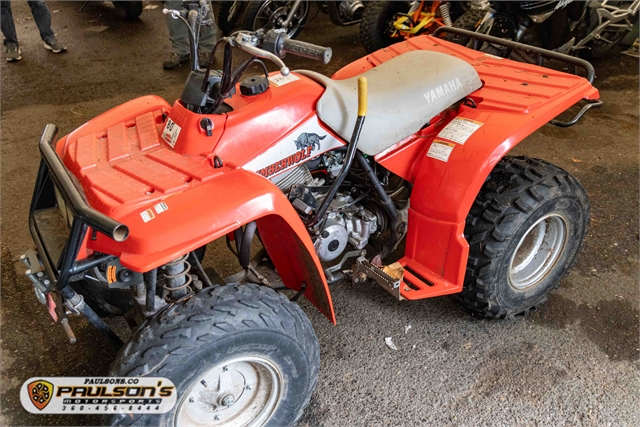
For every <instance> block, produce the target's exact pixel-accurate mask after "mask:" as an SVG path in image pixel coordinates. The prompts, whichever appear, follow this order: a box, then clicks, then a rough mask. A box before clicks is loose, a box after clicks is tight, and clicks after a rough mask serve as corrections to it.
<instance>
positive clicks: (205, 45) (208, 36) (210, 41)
mask: <svg viewBox="0 0 640 427" xmlns="http://www.w3.org/2000/svg"><path fill="white" fill-rule="evenodd" d="M207 20H209V21H212V22H213V25H212V26H211V27H205V26H204V25H203V26H202V27H201V28H200V43H199V46H198V50H199V51H201V52H207V53H209V52H211V51H212V50H213V47H214V46H215V44H216V41H217V40H216V39H217V37H216V35H217V32H218V28H217V27H216V20H215V17H214V16H213V9H212V8H211V1H209V14H208V15H207Z"/></svg>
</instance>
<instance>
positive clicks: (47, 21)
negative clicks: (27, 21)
mask: <svg viewBox="0 0 640 427" xmlns="http://www.w3.org/2000/svg"><path fill="white" fill-rule="evenodd" d="M27 4H28V5H29V7H30V8H31V14H32V15H33V20H34V21H36V25H37V26H38V30H40V38H41V39H42V40H43V41H45V42H46V41H47V40H51V39H54V38H55V37H56V36H55V34H54V33H53V30H52V29H51V13H49V9H48V8H47V5H46V4H44V2H43V1H28V2H27Z"/></svg>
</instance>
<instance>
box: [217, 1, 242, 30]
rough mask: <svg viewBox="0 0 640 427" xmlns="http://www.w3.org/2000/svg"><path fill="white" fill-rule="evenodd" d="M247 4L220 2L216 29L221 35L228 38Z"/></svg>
mask: <svg viewBox="0 0 640 427" xmlns="http://www.w3.org/2000/svg"><path fill="white" fill-rule="evenodd" d="M247 4H249V2H246V1H221V2H220V9H218V29H219V30H220V31H221V32H222V34H223V35H225V36H228V35H229V34H230V33H231V30H233V28H234V27H235V26H236V24H237V23H238V20H239V19H240V18H241V17H242V15H243V14H244V10H245V8H246V6H247Z"/></svg>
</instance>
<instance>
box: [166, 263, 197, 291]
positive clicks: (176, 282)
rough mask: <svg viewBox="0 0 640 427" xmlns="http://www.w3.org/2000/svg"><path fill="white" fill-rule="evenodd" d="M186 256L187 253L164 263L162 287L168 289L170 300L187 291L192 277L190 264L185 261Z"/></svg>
mask: <svg viewBox="0 0 640 427" xmlns="http://www.w3.org/2000/svg"><path fill="white" fill-rule="evenodd" d="M188 257H189V254H187V255H185V256H183V257H180V258H178V259H174V260H173V261H171V262H168V263H167V264H165V274H164V278H165V279H166V284H165V285H164V289H166V290H167V291H169V299H170V300H171V301H177V300H179V299H180V298H182V297H184V296H186V295H187V294H188V293H189V289H188V287H189V285H190V284H191V282H192V280H193V279H192V277H191V275H190V274H189V271H190V270H191V264H190V263H189V262H188V261H187V258H188Z"/></svg>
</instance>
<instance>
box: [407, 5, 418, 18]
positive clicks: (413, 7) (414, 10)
mask: <svg viewBox="0 0 640 427" xmlns="http://www.w3.org/2000/svg"><path fill="white" fill-rule="evenodd" d="M418 7H420V2H419V1H413V2H411V8H410V9H409V12H407V15H409V16H411V17H413V14H414V13H416V11H417V10H418Z"/></svg>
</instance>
